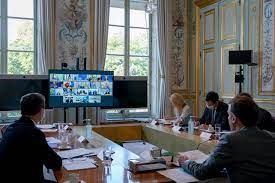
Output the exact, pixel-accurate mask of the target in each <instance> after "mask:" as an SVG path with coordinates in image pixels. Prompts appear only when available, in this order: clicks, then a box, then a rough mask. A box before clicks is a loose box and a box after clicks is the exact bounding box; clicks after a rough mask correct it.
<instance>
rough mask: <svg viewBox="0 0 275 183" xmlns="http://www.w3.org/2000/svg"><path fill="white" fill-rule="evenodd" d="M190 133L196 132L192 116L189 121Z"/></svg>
mask: <svg viewBox="0 0 275 183" xmlns="http://www.w3.org/2000/svg"><path fill="white" fill-rule="evenodd" d="M188 134H192V135H193V134H194V117H193V116H190V119H189V121H188Z"/></svg>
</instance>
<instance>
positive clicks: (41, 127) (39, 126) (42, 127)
mask: <svg viewBox="0 0 275 183" xmlns="http://www.w3.org/2000/svg"><path fill="white" fill-rule="evenodd" d="M36 127H37V128H40V129H52V128H54V125H36Z"/></svg>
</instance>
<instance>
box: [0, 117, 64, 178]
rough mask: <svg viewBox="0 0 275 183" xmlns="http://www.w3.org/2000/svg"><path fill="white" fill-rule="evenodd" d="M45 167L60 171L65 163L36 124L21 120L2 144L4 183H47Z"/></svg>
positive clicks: (0, 157) (0, 175)
mask: <svg viewBox="0 0 275 183" xmlns="http://www.w3.org/2000/svg"><path fill="white" fill-rule="evenodd" d="M43 164H44V165H45V166H46V167H47V168H49V169H58V168H61V166H62V160H61V158H60V157H59V156H58V155H57V154H56V153H55V152H54V151H53V150H52V149H51V148H50V147H49V146H48V144H47V142H46V139H45V135H44V134H43V133H42V132H41V131H40V130H39V129H38V128H37V127H36V126H35V125H34V123H33V122H32V121H31V120H30V119H29V118H26V117H21V118H20V119H19V120H18V121H15V122H14V123H13V124H11V125H10V126H9V127H8V128H7V130H6V131H5V133H4V136H3V139H2V141H1V142H0V182H1V183H5V182H28V183H39V182H43V181H44V177H43Z"/></svg>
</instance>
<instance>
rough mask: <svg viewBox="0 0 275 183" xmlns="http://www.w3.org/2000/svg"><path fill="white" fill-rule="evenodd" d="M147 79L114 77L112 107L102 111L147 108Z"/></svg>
mask: <svg viewBox="0 0 275 183" xmlns="http://www.w3.org/2000/svg"><path fill="white" fill-rule="evenodd" d="M147 88H148V84H147V77H136V76H133V77H132V76H129V77H115V78H114V105H113V106H111V107H102V108H103V109H128V108H147V106H148V101H147V99H148V92H147V91H148V90H147Z"/></svg>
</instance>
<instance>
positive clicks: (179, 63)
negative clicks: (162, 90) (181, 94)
mask: <svg viewBox="0 0 275 183" xmlns="http://www.w3.org/2000/svg"><path fill="white" fill-rule="evenodd" d="M171 2H173V3H172V4H173V11H172V12H173V15H172V25H171V27H172V31H173V32H172V40H171V41H172V42H171V45H172V48H171V56H172V58H171V60H172V63H171V64H172V65H171V71H170V73H171V77H172V78H171V79H172V90H174V91H177V90H187V88H188V86H187V84H188V67H187V65H188V64H187V51H186V46H187V16H186V15H187V11H186V6H187V0H173V1H171Z"/></svg>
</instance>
